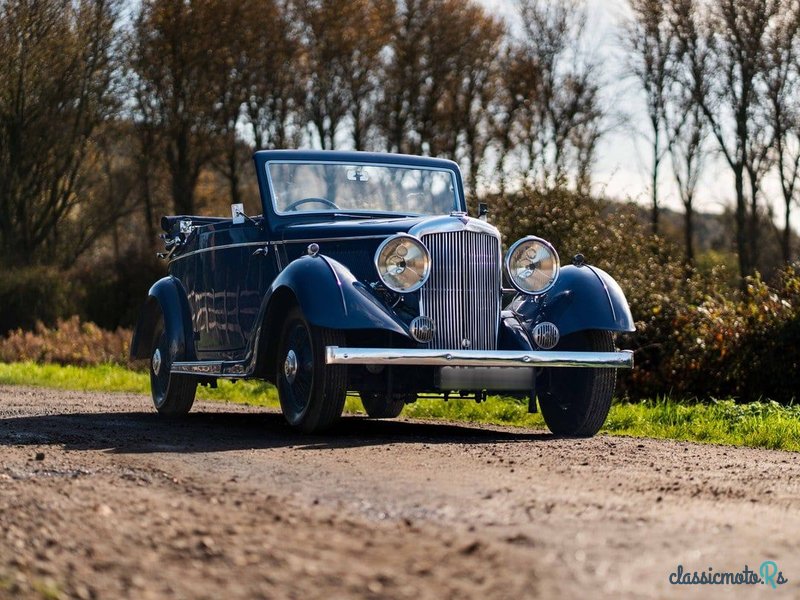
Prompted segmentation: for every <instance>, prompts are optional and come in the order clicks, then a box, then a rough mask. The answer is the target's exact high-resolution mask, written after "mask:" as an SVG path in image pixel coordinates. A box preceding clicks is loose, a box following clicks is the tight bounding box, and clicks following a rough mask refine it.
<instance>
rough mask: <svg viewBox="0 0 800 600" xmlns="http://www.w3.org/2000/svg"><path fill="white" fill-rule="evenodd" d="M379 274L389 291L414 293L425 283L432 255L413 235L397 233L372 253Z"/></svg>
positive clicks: (429, 270)
mask: <svg viewBox="0 0 800 600" xmlns="http://www.w3.org/2000/svg"><path fill="white" fill-rule="evenodd" d="M375 267H376V268H377V269H378V277H380V278H381V281H382V282H383V284H384V285H385V286H386V287H388V288H389V289H390V290H393V291H395V292H399V293H408V292H413V291H416V290H418V289H419V288H421V287H422V286H423V285H425V282H426V281H428V276H429V275H430V274H431V255H430V253H429V252H428V249H427V248H426V247H425V245H424V244H423V243H422V242H421V241H420V240H419V239H418V238H415V237H414V236H413V235H408V234H406V233H398V234H397V235H394V236H392V237H390V238H387V239H386V240H384V241H383V243H381V245H380V246H378V250H377V252H375Z"/></svg>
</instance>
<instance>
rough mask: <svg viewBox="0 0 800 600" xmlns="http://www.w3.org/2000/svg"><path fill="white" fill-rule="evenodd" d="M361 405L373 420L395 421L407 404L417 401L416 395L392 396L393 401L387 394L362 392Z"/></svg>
mask: <svg viewBox="0 0 800 600" xmlns="http://www.w3.org/2000/svg"><path fill="white" fill-rule="evenodd" d="M359 395H360V396H361V404H362V405H363V406H364V410H365V411H367V416H368V417H370V418H371V419H394V418H395V417H398V416H400V413H401V412H403V407H404V406H405V405H406V404H411V403H412V402H414V400H416V394H392V397H391V399H389V398H387V397H386V394H380V393H376V392H361V393H360V394H359Z"/></svg>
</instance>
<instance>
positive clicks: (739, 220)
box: [733, 165, 753, 290]
mask: <svg viewBox="0 0 800 600" xmlns="http://www.w3.org/2000/svg"><path fill="white" fill-rule="evenodd" d="M733 173H734V178H735V180H736V252H737V253H738V256H739V276H740V278H741V282H740V283H741V287H742V290H744V289H745V287H746V285H745V281H744V279H745V277H748V276H749V275H752V268H753V267H752V263H751V262H750V255H749V252H748V247H747V203H746V202H745V198H744V167H743V166H742V165H736V166H735V167H734V169H733Z"/></svg>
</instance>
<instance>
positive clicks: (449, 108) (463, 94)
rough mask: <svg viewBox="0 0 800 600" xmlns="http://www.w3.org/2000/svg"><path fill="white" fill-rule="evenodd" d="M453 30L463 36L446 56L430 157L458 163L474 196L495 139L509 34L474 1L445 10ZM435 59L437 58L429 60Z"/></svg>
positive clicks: (453, 44)
mask: <svg viewBox="0 0 800 600" xmlns="http://www.w3.org/2000/svg"><path fill="white" fill-rule="evenodd" d="M442 16H443V17H446V18H449V19H450V22H451V27H452V30H453V31H454V32H457V33H458V34H459V35H458V36H456V37H454V39H452V40H451V43H450V45H449V51H448V55H452V57H453V65H452V69H451V70H450V72H449V73H448V74H447V76H446V78H445V79H444V81H442V82H440V83H439V87H441V88H442V89H443V91H444V93H443V94H442V96H441V97H440V99H439V103H438V105H437V106H436V107H435V112H434V115H433V118H432V121H433V125H432V132H433V139H432V140H423V142H425V141H427V142H428V144H429V146H430V149H431V153H435V154H437V155H440V156H445V157H448V158H450V159H452V160H455V161H460V162H461V163H462V165H463V166H464V168H465V171H466V174H467V182H466V183H467V194H468V195H469V196H470V198H475V197H476V194H477V187H478V176H479V172H480V167H481V163H482V161H483V159H484V156H485V154H486V151H487V149H488V147H489V144H490V142H491V141H492V135H493V133H492V128H491V123H490V121H489V118H488V110H489V107H490V106H491V104H492V102H493V100H494V98H495V96H496V93H497V88H498V80H499V77H500V72H499V62H498V59H497V57H498V54H499V52H500V44H501V41H502V39H503V35H504V33H505V28H504V26H503V24H502V23H501V22H500V21H498V20H497V19H495V18H494V17H492V16H490V15H488V14H486V12H485V10H484V9H483V8H482V7H480V6H478V5H476V4H472V3H464V4H462V5H461V6H459V7H454V8H453V9H451V10H447V11H446V14H445V13H443V14H442ZM431 59H433V57H431Z"/></svg>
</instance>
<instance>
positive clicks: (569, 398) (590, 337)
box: [538, 331, 617, 437]
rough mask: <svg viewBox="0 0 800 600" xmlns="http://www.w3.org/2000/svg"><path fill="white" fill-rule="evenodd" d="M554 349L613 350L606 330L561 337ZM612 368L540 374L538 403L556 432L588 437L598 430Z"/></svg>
mask: <svg viewBox="0 0 800 600" xmlns="http://www.w3.org/2000/svg"><path fill="white" fill-rule="evenodd" d="M556 349H557V350H566V351H584V352H613V351H614V338H613V336H612V334H611V332H609V331H580V332H578V333H573V334H571V335H568V336H564V338H563V339H562V340H561V342H559V344H558V345H557V346H556ZM616 380H617V373H616V370H615V369H582V368H575V369H574V368H565V367H562V368H551V369H546V370H545V371H544V372H543V376H542V377H541V381H542V385H540V386H538V387H539V390H540V392H541V393H540V394H539V405H540V407H541V409H542V416H543V417H544V421H545V423H547V427H548V428H549V429H550V431H552V432H553V433H555V434H556V435H564V436H575V437H591V436H593V435H594V434H596V433H597V432H598V431H600V428H601V427H602V426H603V423H605V420H606V417H607V416H608V411H609V410H610V408H611V398H612V397H613V395H614V386H615V384H616Z"/></svg>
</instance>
